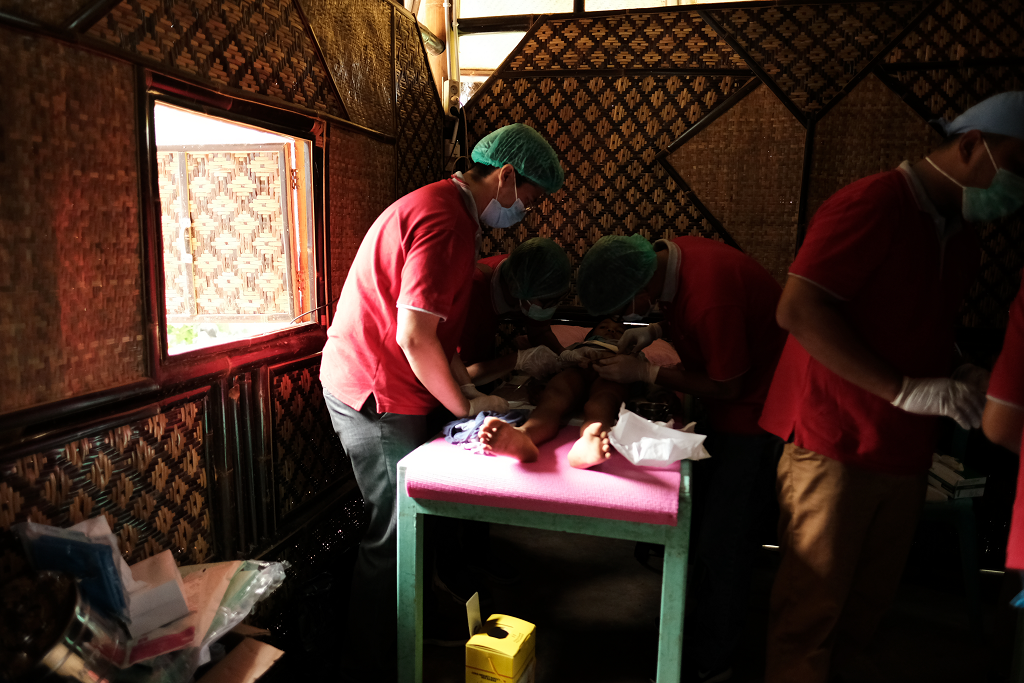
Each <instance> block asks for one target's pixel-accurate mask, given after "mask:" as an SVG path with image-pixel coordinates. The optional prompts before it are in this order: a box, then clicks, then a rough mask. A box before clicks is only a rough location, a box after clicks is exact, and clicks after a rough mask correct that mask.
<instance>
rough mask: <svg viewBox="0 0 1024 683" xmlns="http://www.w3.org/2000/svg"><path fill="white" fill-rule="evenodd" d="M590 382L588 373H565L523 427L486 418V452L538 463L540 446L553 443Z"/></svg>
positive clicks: (483, 430)
mask: <svg viewBox="0 0 1024 683" xmlns="http://www.w3.org/2000/svg"><path fill="white" fill-rule="evenodd" d="M589 383H590V382H589V379H588V377H587V374H586V371H584V370H581V369H579V368H569V369H567V370H563V371H562V372H560V373H558V374H557V375H555V376H554V377H552V378H551V380H550V381H549V382H548V384H547V386H546V387H544V391H543V393H541V396H540V400H538V401H537V407H536V408H534V410H533V412H532V413H530V417H529V418H527V420H526V423H525V424H523V426H522V427H513V426H512V425H510V424H509V423H507V422H504V421H502V420H499V419H498V418H496V417H489V418H487V419H486V420H484V423H483V425H481V427H480V442H481V443H482V444H483V445H484V450H485V451H488V452H491V453H494V454H496V455H511V456H513V457H515V458H518V459H519V460H521V461H522V462H532V461H533V460H536V459H537V444H542V443H544V442H545V441H549V440H551V439H552V438H553V437H554V436H555V434H557V433H558V430H559V429H560V428H561V426H562V420H563V419H564V418H565V416H566V415H567V414H569V412H570V411H572V409H573V408H575V407H576V406H578V405H579V404H580V403H581V402H582V401H583V397H584V396H585V395H586V391H587V385H588V384H589Z"/></svg>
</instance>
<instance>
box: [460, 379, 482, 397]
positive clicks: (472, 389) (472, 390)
mask: <svg viewBox="0 0 1024 683" xmlns="http://www.w3.org/2000/svg"><path fill="white" fill-rule="evenodd" d="M459 391H461V392H462V395H463V396H465V397H466V398H468V399H469V400H470V401H472V400H473V399H474V398H480V397H481V396H486V395H487V394H485V393H483V392H482V391H480V390H479V389H477V388H476V385H475V384H473V383H470V384H463V385H462V386H460V387H459Z"/></svg>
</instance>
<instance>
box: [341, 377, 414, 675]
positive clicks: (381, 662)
mask: <svg viewBox="0 0 1024 683" xmlns="http://www.w3.org/2000/svg"><path fill="white" fill-rule="evenodd" d="M324 400H325V401H326V403H327V408H328V410H330V413H331V421H332V422H333V423H334V429H335V431H336V432H337V433H338V436H339V437H340V438H341V444H342V446H344V447H345V452H346V453H347V454H348V457H349V458H350V459H351V461H352V470H353V472H354V473H355V477H356V482H357V483H358V484H359V490H360V491H361V492H362V494H363V505H364V506H365V508H366V509H367V511H368V512H369V515H370V523H369V525H368V526H367V528H366V535H365V536H364V537H363V539H362V541H361V542H360V543H359V555H358V557H357V559H356V566H355V570H354V571H353V574H352V597H351V599H350V601H349V608H348V614H349V618H348V632H347V634H346V636H345V641H344V643H343V644H342V652H343V658H342V659H341V661H340V668H341V669H342V670H343V672H344V673H343V674H342V675H343V676H346V677H347V678H346V679H345V680H350V681H353V682H354V683H363V682H364V681H367V682H368V681H371V680H372V681H381V682H387V681H393V680H395V679H396V678H397V676H398V672H397V664H396V660H397V651H398V636H397V629H398V626H397V625H398V619H397V610H398V606H397V597H396V595H397V591H398V583H397V575H398V561H397V558H398V543H397V540H398V509H397V505H396V494H397V487H396V477H397V467H396V466H397V464H398V461H399V460H401V459H402V458H404V457H405V456H406V455H408V454H409V453H410V452H411V451H413V450H414V449H415V448H416V447H417V446H419V445H420V444H422V443H424V442H425V441H426V440H427V438H428V437H429V436H430V432H429V431H428V429H427V418H426V416H424V415H399V414H397V413H378V412H377V402H376V400H375V399H374V397H373V396H372V395H371V396H370V397H369V398H368V399H367V400H366V403H365V404H364V405H363V409H362V410H355V409H354V408H352V407H351V406H349V405H346V404H345V403H343V402H342V401H340V400H338V399H337V398H336V397H334V396H332V395H331V394H330V392H328V391H327V390H326V389H325V390H324Z"/></svg>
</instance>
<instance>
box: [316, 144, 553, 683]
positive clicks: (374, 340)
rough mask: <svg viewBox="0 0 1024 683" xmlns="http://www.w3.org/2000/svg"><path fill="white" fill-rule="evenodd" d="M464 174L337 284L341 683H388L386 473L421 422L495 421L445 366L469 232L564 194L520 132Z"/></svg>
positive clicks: (390, 502) (391, 546)
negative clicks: (347, 466) (346, 565)
mask: <svg viewBox="0 0 1024 683" xmlns="http://www.w3.org/2000/svg"><path fill="white" fill-rule="evenodd" d="M472 158H473V161H474V162H475V165H474V166H473V167H472V168H470V170H469V171H467V172H466V173H465V174H464V175H463V174H456V175H454V176H453V177H452V178H450V179H448V180H442V181H439V182H436V183H433V184H431V185H427V186H425V187H422V188H420V189H418V190H416V191H414V192H411V193H409V194H408V195H406V196H404V197H402V198H401V199H399V200H398V201H396V202H395V203H394V204H392V205H391V206H390V207H388V208H387V209H386V210H385V211H384V213H382V214H381V215H380V217H378V218H377V220H376V221H375V222H374V224H373V226H372V227H371V228H370V230H369V232H368V233H367V234H366V237H365V238H364V239H363V242H362V244H361V245H360V246H359V250H358V252H357V253H356V256H355V259H354V260H353V262H352V266H351V268H350V270H349V273H348V278H347V279H346V281H345V286H344V288H343V290H342V293H341V298H340V300H339V302H338V308H337V311H336V313H335V317H334V321H333V322H332V324H331V327H330V330H328V335H327V336H328V339H327V345H326V346H325V347H324V351H323V358H322V362H321V366H320V379H321V381H322V382H323V386H324V399H325V401H326V403H327V406H328V409H329V410H330V412H331V419H332V420H333V422H334V427H335V429H336V430H337V432H338V436H339V437H340V438H341V443H342V445H343V446H344V448H345V452H346V453H347V454H348V456H349V458H350V459H351V462H352V469H353V472H354V474H355V477H356V481H357V483H358V484H359V488H360V491H361V492H362V494H363V500H364V506H365V508H366V509H367V511H368V512H369V524H368V526H367V529H366V533H365V535H364V537H363V539H362V540H361V542H360V544H359V555H358V558H357V561H356V567H355V570H354V575H353V580H352V598H351V602H350V605H349V617H350V620H349V630H348V635H347V637H346V638H345V640H344V646H345V650H346V657H345V659H344V667H343V671H342V676H343V678H347V679H348V680H351V681H357V682H362V681H370V680H373V681H387V680H393V679H394V678H395V677H396V676H397V669H396V668H395V660H396V650H397V644H396V629H397V618H396V597H395V594H396V571H397V564H396V552H397V546H396V534H397V526H396V514H395V496H396V491H395V479H396V472H397V470H396V465H397V463H398V461H399V460H400V459H401V458H403V457H404V456H405V455H406V454H408V453H409V452H410V451H412V450H413V449H414V448H416V447H417V446H419V445H420V444H422V443H423V442H424V441H426V440H427V438H429V436H430V434H428V433H427V426H426V425H427V422H426V416H427V413H429V412H430V411H432V410H433V409H434V408H437V407H438V406H444V407H445V408H447V409H448V410H449V411H451V413H452V414H454V415H456V416H459V417H462V416H468V415H474V414H476V413H477V412H479V411H481V410H496V411H505V410H507V408H508V404H507V403H506V402H505V401H504V400H503V399H499V398H497V397H491V396H481V397H478V398H473V399H472V400H469V399H467V398H466V397H465V396H464V395H463V393H462V391H461V390H460V385H463V384H466V383H467V382H468V378H467V377H458V378H456V377H454V376H453V375H452V371H451V369H450V368H451V364H452V361H453V358H454V357H455V349H456V345H457V343H458V340H459V337H460V336H461V334H462V328H463V324H464V323H465V319H466V312H467V310H468V306H469V289H470V288H469V287H467V286H466V283H467V282H469V281H470V279H471V278H472V273H473V267H474V264H475V263H476V260H477V254H476V244H477V238H478V235H479V231H480V221H481V220H482V221H484V222H486V223H488V224H489V225H491V226H492V227H496V228H504V227H510V226H511V225H514V224H515V223H518V222H519V221H520V220H522V218H523V216H524V215H525V213H526V211H527V210H528V209H529V208H531V207H532V206H533V205H534V204H535V203H536V202H537V201H538V200H539V198H540V197H541V195H543V194H544V193H545V192H555V191H556V190H558V189H559V187H561V185H562V181H563V172H562V168H561V166H560V165H559V162H558V157H557V155H556V154H555V152H554V150H553V149H552V148H551V147H550V145H548V143H547V142H546V141H545V140H544V139H543V138H542V137H541V136H540V134H539V133H537V132H536V131H535V130H533V129H532V128H530V127H528V126H524V125H523V124H512V125H510V126H505V127H504V128H501V129H499V130H497V131H494V132H493V133H491V134H490V135H488V136H486V137H485V138H483V139H482V140H481V141H480V142H479V143H478V144H477V145H476V147H475V148H474V149H473V154H472Z"/></svg>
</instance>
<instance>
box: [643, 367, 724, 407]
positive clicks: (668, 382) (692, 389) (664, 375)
mask: <svg viewBox="0 0 1024 683" xmlns="http://www.w3.org/2000/svg"><path fill="white" fill-rule="evenodd" d="M657 384H658V386H662V387H665V388H667V389H672V390H673V391H681V392H683V393H684V394H690V395H691V396H697V397H698V398H714V399H720V400H726V401H727V400H729V399H733V398H736V397H737V396H738V395H739V392H740V387H741V386H742V378H736V379H734V380H730V381H728V382H716V381H715V380H713V379H711V378H710V377H708V376H707V375H706V374H704V373H702V372H694V371H691V370H684V369H683V368H674V367H663V368H661V369H660V370H658V378H657Z"/></svg>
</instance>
